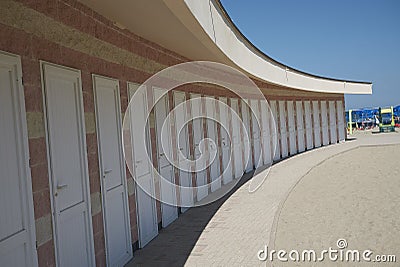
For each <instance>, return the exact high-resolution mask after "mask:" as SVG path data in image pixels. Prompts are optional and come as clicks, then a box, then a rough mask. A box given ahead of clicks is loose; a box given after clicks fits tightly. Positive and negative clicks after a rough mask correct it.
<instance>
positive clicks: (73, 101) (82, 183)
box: [42, 63, 95, 266]
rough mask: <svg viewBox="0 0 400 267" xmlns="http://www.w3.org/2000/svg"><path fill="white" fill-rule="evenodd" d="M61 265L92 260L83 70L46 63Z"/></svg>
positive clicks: (45, 85) (49, 142)
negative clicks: (81, 72)
mask: <svg viewBox="0 0 400 267" xmlns="http://www.w3.org/2000/svg"><path fill="white" fill-rule="evenodd" d="M42 74H43V81H42V82H43V89H44V96H45V106H46V109H45V114H46V127H47V129H46V130H47V131H46V135H47V147H48V153H49V155H48V158H49V174H50V179H51V185H52V190H51V191H52V197H53V200H52V204H53V205H52V209H53V216H54V224H53V227H54V233H55V250H56V260H57V265H58V266H94V264H95V261H94V248H93V232H92V216H91V213H90V211H91V209H90V197H89V196H90V193H89V175H88V167H87V156H86V141H85V140H86V136H85V122H84V117H83V102H82V88H81V75H80V72H79V71H77V70H73V69H69V68H65V67H61V66H55V65H52V64H48V63H42Z"/></svg>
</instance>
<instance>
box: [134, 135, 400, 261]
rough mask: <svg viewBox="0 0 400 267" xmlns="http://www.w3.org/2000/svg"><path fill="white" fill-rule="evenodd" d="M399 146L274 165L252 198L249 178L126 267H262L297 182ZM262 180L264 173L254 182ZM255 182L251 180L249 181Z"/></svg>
mask: <svg viewBox="0 0 400 267" xmlns="http://www.w3.org/2000/svg"><path fill="white" fill-rule="evenodd" d="M392 143H400V134H398V133H393V134H385V135H371V134H369V135H365V136H364V135H359V136H357V139H354V140H352V141H348V142H345V143H341V144H337V145H331V146H327V147H322V148H319V149H314V150H311V151H308V152H305V153H302V154H299V155H296V156H293V157H290V158H288V159H286V160H283V161H281V162H279V163H277V164H275V165H273V167H272V168H271V170H270V173H269V174H268V176H267V179H266V180H265V181H264V183H263V184H262V186H261V187H260V188H259V189H258V190H257V191H255V192H254V193H249V190H248V184H249V178H251V175H252V174H246V175H244V176H243V177H242V179H241V181H240V182H239V184H238V185H237V186H236V187H235V188H234V189H233V190H232V191H231V192H230V193H229V194H228V195H226V196H224V197H223V198H222V199H220V200H218V201H216V202H214V203H212V204H209V205H206V206H202V207H197V208H192V209H190V210H188V211H187V212H186V213H184V214H182V215H181V216H180V217H179V218H178V220H176V221H175V222H174V223H172V224H171V225H170V226H169V227H167V228H165V229H162V230H161V231H160V234H159V235H158V236H157V237H156V238H155V239H154V240H153V241H151V242H150V243H149V244H148V245H147V246H146V247H145V248H143V249H141V250H138V251H136V252H135V255H134V259H133V260H132V261H131V262H130V263H128V264H127V266H182V265H187V266H210V265H213V266H229V265H230V266H263V265H264V266H265V264H266V263H265V262H260V261H258V259H257V252H258V251H259V250H260V249H262V248H263V247H264V245H268V244H269V242H270V237H271V236H273V235H274V232H275V230H276V229H274V228H275V227H274V226H275V224H276V222H274V221H275V220H276V218H277V216H276V215H277V214H278V212H279V211H280V208H281V206H282V204H283V201H284V200H285V199H286V198H287V196H288V195H289V194H290V192H291V190H292V189H293V188H294V187H295V186H296V184H297V182H298V181H299V180H300V179H301V178H302V177H303V176H304V175H306V174H307V173H308V172H309V171H310V170H311V169H312V168H313V167H314V166H317V165H318V164H321V163H322V162H324V161H325V160H326V159H328V158H330V157H332V156H334V155H337V154H339V153H343V152H345V151H348V150H350V149H353V148H355V147H358V146H361V145H376V144H392ZM262 176H266V173H265V172H261V173H259V174H258V175H257V178H260V177H261V178H262ZM253 178H254V177H253Z"/></svg>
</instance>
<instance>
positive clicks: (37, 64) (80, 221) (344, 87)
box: [0, 0, 372, 266]
mask: <svg viewBox="0 0 400 267" xmlns="http://www.w3.org/2000/svg"><path fill="white" fill-rule="evenodd" d="M0 34H1V38H0V137H1V139H0V148H1V150H0V168H1V170H2V172H1V174H0V175H1V181H2V186H1V187H0V199H1V201H0V266H13V265H15V266H38V265H39V266H55V265H56V266H57V265H58V266H95V265H97V266H103V265H107V266H121V265H124V264H125V263H127V262H128V261H129V260H130V259H131V258H132V257H133V251H134V250H136V249H140V248H142V247H144V246H146V244H147V243H148V242H150V241H151V240H152V239H153V238H155V237H156V236H157V234H158V231H159V229H160V228H163V227H166V226H168V225H169V224H170V223H172V222H173V221H174V220H175V219H177V218H178V216H179V214H180V213H182V212H185V211H186V210H187V209H188V208H190V207H191V206H193V205H196V203H198V202H199V201H201V200H203V199H206V198H207V197H210V196H211V197H212V196H213V194H214V193H215V192H218V190H221V187H222V184H227V185H229V184H232V183H235V181H237V179H239V178H240V177H241V176H242V174H243V173H244V172H249V171H251V170H253V169H257V168H262V167H265V166H269V165H271V164H273V163H274V162H276V161H279V160H282V159H284V158H286V157H289V156H292V155H295V154H297V153H301V152H303V151H306V150H310V149H314V148H317V147H320V146H325V145H334V144H336V143H339V142H342V141H345V138H346V128H345V117H344V94H371V93H372V84H371V83H369V82H357V81H347V80H340V79H333V78H327V77H321V76H317V75H313V74H309V73H305V72H303V71H300V70H296V69H293V68H291V67H289V66H286V65H284V64H281V63H280V62H277V61H275V60H273V59H272V58H270V57H268V56H267V55H265V54H264V53H263V52H261V51H260V50H258V49H257V48H256V47H255V46H254V45H253V44H252V43H251V42H249V41H248V40H247V39H246V37H244V36H243V34H242V33H241V32H240V31H239V30H238V29H237V28H236V26H235V25H234V24H233V23H232V21H231V19H230V18H229V16H228V14H227V13H226V11H225V10H224V8H223V7H222V5H221V3H220V2H219V1H217V0H185V1H176V0H155V1H131V0H114V1H109V0H78V1H77V0H46V1H45V0H39V1H29V0H2V1H0ZM266 34H268V33H266ZM193 61H201V62H203V63H204V62H206V61H210V62H214V63H212V64H211V65H207V64H206V65H202V64H203V63H195V64H194V65H196V64H197V65H196V66H197V67H199V66H200V67H199V68H198V69H195V70H196V71H192V72H190V71H189V72H185V73H179V75H176V76H168V75H164V76H162V78H161V79H159V80H158V82H154V83H148V84H147V87H146V88H145V89H144V90H141V88H140V87H139V86H140V84H142V83H144V82H145V81H146V80H148V79H149V78H150V77H152V76H153V75H154V74H156V73H158V72H160V71H163V70H165V69H168V67H172V66H176V65H177V64H181V65H179V66H183V65H185V64H183V65H182V63H188V62H193ZM217 63H218V64H217ZM213 64H214V65H213ZM222 64H224V65H226V66H229V67H230V68H228V69H231V71H227V72H226V71H223V67H221V69H220V68H219V66H223V65H222ZM213 66H215V69H213ZM197 70H198V71H197ZM202 71H204V73H207V75H209V74H210V75H211V76H209V77H208V78H209V79H211V80H213V79H215V80H218V79H219V80H221V81H222V83H223V84H225V85H229V86H232V87H235V88H238V91H237V92H236V93H235V92H232V91H230V90H228V88H227V87H229V86H226V87H225V88H224V86H220V85H215V84H208V83H207V82H205V81H204V77H201V75H202ZM162 73H164V72H162ZM240 73H242V74H245V76H247V77H249V78H250V79H249V80H247V82H248V83H247V82H245V83H242V82H241V80H240V79H238V77H243V76H241V75H242V74H240ZM180 75H182V76H180ZM213 75H214V76H213ZM188 77H190V78H191V79H192V80H194V81H196V82H193V83H184V84H181V85H180V86H178V87H176V88H173V90H170V91H168V92H167V91H166V90H167V89H168V87H169V86H170V85H172V84H174V83H175V82H181V83H182V81H185V79H187V78H188ZM210 77H211V78H210ZM150 81H152V80H150ZM252 85H256V86H257V87H258V88H259V90H260V91H257V92H256V91H252V90H251V89H249V88H250V87H251V86H252ZM260 92H261V93H260ZM133 95H135V97H134V99H136V100H132V101H133V102H132V103H133V104H131V105H129V106H128V103H129V100H130V99H131V98H132V96H133ZM239 95H240V97H239ZM188 100H192V102H191V104H188ZM182 103H183V105H180V104H182ZM178 107H179V108H180V109H179V111H180V112H178V111H175V112H172V114H173V115H172V116H168V114H169V113H170V112H171V111H172V110H174V109H176V108H178ZM126 114H128V115H129V116H127V117H128V122H129V123H128V124H129V126H130V127H124V117H125V115H126ZM234 114H237V118H239V119H240V120H239V121H235V119H234V117H235V116H236V115H234ZM147 115H148V119H149V120H148V123H147V124H146V119H147ZM195 116H209V117H212V118H214V117H215V118H217V119H218V120H219V122H220V123H215V122H213V121H210V120H206V119H204V118H202V119H200V120H198V119H195ZM186 122H187V123H186ZM165 125H166V126H167V129H168V131H166V133H165V134H162V131H161V129H162V127H165ZM179 125H182V127H178V126H179ZM221 125H225V126H226V127H221ZM125 126H126V125H125ZM143 129H144V130H143ZM203 139H204V140H212V141H206V142H204V140H203ZM143 141H145V142H143ZM143 143H144V145H143ZM202 146H204V149H203V148H201V147H202ZM204 151H206V153H204ZM124 152H125V153H124ZM204 155H205V158H204V157H203V156H204ZM211 155H213V158H211ZM246 155H247V157H246ZM124 156H125V158H124ZM148 158H149V159H150V161H147V159H148ZM183 158H186V159H198V158H201V159H202V160H203V161H196V163H195V164H192V163H190V162H189V163H188V161H185V160H184V159H183ZM130 163H131V164H130ZM185 164H187V165H185ZM183 165H185V166H186V167H185V168H186V170H189V171H185V170H184V169H185V168H180V167H182V166H183ZM199 166H204V169H203V170H202V171H195V170H196V169H195V168H197V167H199ZM191 168H192V169H191ZM154 169H155V170H157V172H154ZM159 175H161V176H162V177H163V178H165V179H164V180H165V181H168V183H167V184H166V183H164V182H163V181H164V180H163V179H161V180H160V179H158V178H159ZM138 184H140V185H141V186H138ZM168 184H178V185H181V186H183V187H182V188H189V190H184V189H182V188H179V189H178V188H176V187H174V186H168ZM149 194H150V195H152V196H154V197H155V198H153V197H151V196H149Z"/></svg>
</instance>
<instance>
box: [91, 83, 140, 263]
mask: <svg viewBox="0 0 400 267" xmlns="http://www.w3.org/2000/svg"><path fill="white" fill-rule="evenodd" d="M93 86H94V95H95V105H96V125H97V140H98V147H99V167H100V177H101V191H102V194H101V195H102V203H103V205H102V206H103V218H104V236H105V243H106V258H107V265H108V266H123V265H124V264H126V263H127V262H128V261H129V260H130V259H131V258H132V255H133V254H132V242H131V231H130V223H129V207H128V195H127V186H126V173H125V161H124V158H123V152H122V138H121V137H122V130H121V128H122V127H121V107H120V94H119V83H118V80H114V79H109V78H104V77H100V76H97V75H94V76H93Z"/></svg>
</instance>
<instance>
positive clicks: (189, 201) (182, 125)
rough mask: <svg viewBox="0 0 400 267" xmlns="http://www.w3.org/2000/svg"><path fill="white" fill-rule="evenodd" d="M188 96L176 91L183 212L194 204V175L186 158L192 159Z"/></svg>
mask: <svg viewBox="0 0 400 267" xmlns="http://www.w3.org/2000/svg"><path fill="white" fill-rule="evenodd" d="M185 100H186V97H185V93H183V92H177V91H175V92H174V115H175V129H176V136H177V144H176V145H177V147H176V149H177V152H178V166H179V183H180V186H181V188H180V206H181V212H185V211H187V210H188V208H189V207H191V206H193V189H192V178H191V177H192V175H191V173H190V172H189V170H190V164H189V162H188V161H186V159H190V152H189V134H188V128H187V124H186V122H187V114H188V113H187V109H186V102H185Z"/></svg>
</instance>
